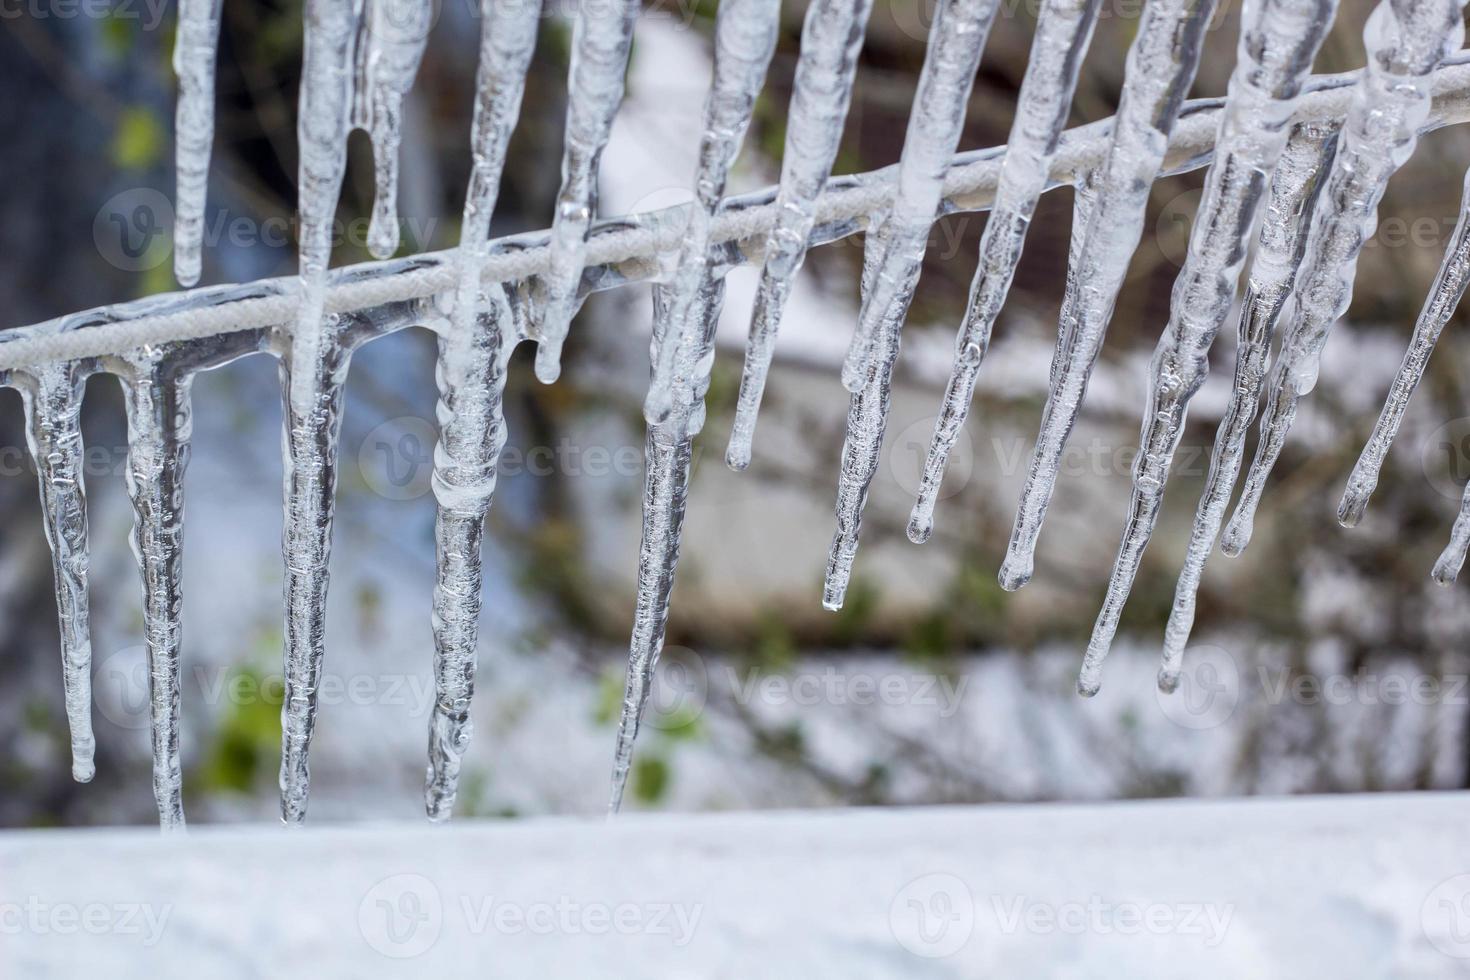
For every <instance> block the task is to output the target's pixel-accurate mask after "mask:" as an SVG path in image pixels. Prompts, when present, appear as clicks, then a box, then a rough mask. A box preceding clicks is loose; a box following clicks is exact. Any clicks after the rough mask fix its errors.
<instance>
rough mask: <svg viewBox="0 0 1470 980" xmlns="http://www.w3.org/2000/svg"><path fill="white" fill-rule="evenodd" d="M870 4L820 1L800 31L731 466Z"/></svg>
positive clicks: (754, 407)
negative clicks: (772, 213) (778, 175)
mask: <svg viewBox="0 0 1470 980" xmlns="http://www.w3.org/2000/svg"><path fill="white" fill-rule="evenodd" d="M872 9H873V2H872V0H814V2H813V3H812V4H811V6H809V7H807V12H806V21H805V24H804V25H803V27H802V31H801V53H800V55H799V56H798V57H797V61H796V75H795V79H794V81H793V84H792V90H791V105H790V108H789V109H788V111H787V120H786V142H785V147H784V149H783V150H782V154H781V182H780V186H779V187H778V188H777V191H776V222H775V224H774V225H773V226H772V228H771V231H770V234H769V235H767V236H766V247H765V258H764V261H763V263H762V265H761V278H760V285H759V286H758V287H757V291H756V300H755V309H754V311H753V312H752V314H751V318H750V334H749V336H748V338H747V339H746V344H745V365H744V367H743V368H742V370H741V375H740V394H739V397H738V398H737V400H736V404H735V423H734V425H733V426H732V427H731V431H730V443H729V446H728V447H727V448H726V450H725V462H726V463H727V464H728V465H729V466H730V468H731V469H735V470H743V469H745V468H746V467H747V466H749V465H750V452H751V442H752V440H753V439H754V437H755V425H756V417H757V415H758V414H759V412H760V404H761V398H762V396H763V395H764V393H765V388H766V378H767V377H768V375H769V374H770V370H771V359H772V357H773V355H774V352H775V346H776V335H777V333H778V331H779V330H780V328H781V318H782V315H783V314H784V312H785V309H786V301H787V299H788V297H789V296H790V295H791V285H792V282H793V281H794V280H795V278H796V275H797V273H798V272H800V271H801V266H802V262H803V260H804V259H805V258H806V252H807V239H808V237H809V236H810V235H811V230H812V225H813V223H814V221H815V217H816V206H817V198H818V197H820V196H821V193H822V189H823V188H824V187H826V185H827V178H828V177H829V176H830V175H831V173H832V163H833V161H834V160H835V159H836V157H837V148H838V146H839V145H840V144H841V142H842V127H843V124H844V123H845V122H846V121H847V110H848V105H849V103H850V101H851V99H852V86H853V80H854V77H855V76H856V74H857V63H858V53H859V51H860V50H861V49H862V46H863V36H864V33H865V31H866V28H867V22H868V16H869V14H870V13H871V12H872Z"/></svg>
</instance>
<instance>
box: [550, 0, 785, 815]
mask: <svg viewBox="0 0 1470 980" xmlns="http://www.w3.org/2000/svg"><path fill="white" fill-rule="evenodd" d="M778 13H779V3H778V2H777V0H725V2H724V3H722V4H721V5H720V8H719V13H718V15H717V19H716V23H715V58H714V78H713V80H712V82H711V84H710V92H709V97H708V99H707V101H706V103H705V110H704V132H703V134H702V135H701V137H700V143H699V167H698V170H697V172H696V173H695V178H694V181H695V200H694V202H693V203H692V204H691V205H690V207H689V212H688V213H689V218H688V223H687V224H686V226H685V229H684V238H683V241H682V242H681V244H680V249H679V255H678V258H677V264H676V265H675V268H674V271H673V275H672V277H671V281H670V282H669V283H668V284H667V285H658V286H655V287H654V293H653V307H654V322H653V337H652V341H651V343H650V345H649V354H650V359H651V361H652V364H653V379H652V381H651V382H650V384H649V390H648V398H647V400H646V401H645V403H644V416H645V417H646V419H647V421H648V437H647V442H646V447H647V448H646V453H647V460H646V462H645V467H646V477H645V484H644V491H643V539H642V544H641V546H640V552H639V561H638V603H637V608H636V610H635V612H634V618H633V635H632V638H631V640H630V641H629V648H628V678H627V688H626V690H625V692H624V697H623V710H622V717H621V719H620V720H619V722H618V737H617V744H616V747H615V749H614V753H613V788H612V799H611V801H610V803H609V804H608V806H609V811H610V812H613V813H616V812H617V811H618V808H619V807H620V806H622V801H623V789H624V786H625V785H626V782H627V778H628V768H629V766H630V765H631V764H632V759H633V743H634V741H635V740H636V738H637V737H638V726H639V723H640V722H641V720H642V717H643V709H644V707H645V706H646V704H647V701H648V692H649V689H650V686H651V684H652V683H653V672H654V670H655V669H656V667H657V666H658V655H659V652H660V651H661V650H662V648H663V640H664V626H665V624H666V623H667V621H668V616H669V594H670V591H671V590H672V588H673V584H674V566H675V564H676V563H677V562H678V560H679V535H680V532H681V530H682V528H683V524H684V500H685V497H686V495H687V494H688V491H689V464H690V459H691V457H692V444H693V440H694V437H695V436H696V435H697V434H698V433H699V431H700V429H702V428H703V427H704V419H705V408H704V395H705V392H706V391H708V390H709V378H710V371H711V370H712V369H713V367H714V356H715V348H714V334H715V327H716V325H717V324H718V322H719V317H720V309H721V306H722V305H723V303H724V297H725V284H724V279H723V278H721V277H722V276H723V270H716V269H712V268H711V267H710V262H709V254H708V247H709V223H710V221H711V220H712V219H713V218H714V215H715V214H716V212H717V211H718V210H719V207H720V202H721V199H722V198H723V197H724V193H725V181H726V178H727V177H728V176H729V172H730V166H731V164H732V163H734V161H735V157H736V155H737V154H738V153H739V152H740V144H741V142H742V141H743V140H744V138H745V130H746V127H747V126H748V125H749V123H750V115H751V112H752V110H753V109H754V108H755V99H756V96H757V95H758V94H759V93H760V87H761V83H762V81H763V80H764V78H765V74H766V67H767V66H768V65H769V64H770V60H771V55H772V53H773V52H774V51H775V47H776V31H777V27H778V23H777V16H778ZM540 353H541V351H540V350H538V351H537V354H538V356H539V354H540Z"/></svg>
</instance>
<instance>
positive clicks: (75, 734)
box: [17, 362, 97, 783]
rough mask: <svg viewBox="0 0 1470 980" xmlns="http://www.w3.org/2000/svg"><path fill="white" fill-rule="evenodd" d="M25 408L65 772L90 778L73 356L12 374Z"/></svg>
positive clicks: (78, 406)
mask: <svg viewBox="0 0 1470 980" xmlns="http://www.w3.org/2000/svg"><path fill="white" fill-rule="evenodd" d="M17 380H18V381H20V382H21V383H20V384H19V385H18V387H20V390H21V400H22V402H23V404H24V406H25V415H26V445H27V446H28V447H29V449H30V452H31V458H32V459H34V460H35V462H36V475H37V478H38V481H39V484H40V489H41V515H42V522H43V523H42V526H43V527H44V529H45V531H46V543H47V544H49V545H50V546H51V561H52V568H53V570H54V572H55V574H56V612H57V618H58V621H59V623H60V626H61V676H62V684H63V689H64V690H65V692H66V718H67V723H68V725H69V727H70V729H71V775H72V778H73V779H75V780H76V781H77V782H79V783H87V782H91V781H92V777H93V775H95V773H96V771H97V770H96V765H95V764H94V762H93V756H94V754H95V752H96V747H97V742H96V739H95V738H94V737H93V735H92V635H91V620H90V616H89V612H88V602H87V567H88V565H89V564H90V561H89V558H88V552H87V491H86V486H85V484H84V482H83V476H82V473H83V461H84V455H85V454H84V452H83V448H82V426H81V414H82V392H83V390H84V389H85V388H86V386H87V375H86V372H85V371H83V370H82V369H81V368H80V367H79V366H78V365H77V364H76V363H74V362H73V363H68V364H48V365H46V366H45V367H41V368H37V369H36V370H35V371H33V372H32V373H30V374H28V375H27V376H25V377H23V378H18V379H17Z"/></svg>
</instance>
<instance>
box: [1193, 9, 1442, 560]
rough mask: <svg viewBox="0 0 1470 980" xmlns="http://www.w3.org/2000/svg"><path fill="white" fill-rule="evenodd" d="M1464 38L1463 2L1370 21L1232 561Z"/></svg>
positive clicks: (1234, 528) (1234, 522)
mask: <svg viewBox="0 0 1470 980" xmlns="http://www.w3.org/2000/svg"><path fill="white" fill-rule="evenodd" d="M1401 16H1402V17H1403V19H1402V20H1401V19H1400V17H1401ZM1464 36H1465V24H1464V20H1463V19H1462V17H1461V14H1460V4H1459V2H1458V0H1422V2H1420V3H1417V4H1411V5H1406V9H1405V10H1403V11H1402V12H1400V11H1399V10H1397V9H1396V7H1395V5H1394V4H1393V3H1392V0H1383V2H1382V3H1380V4H1379V5H1378V6H1377V7H1376V8H1375V9H1374V11H1373V13H1372V14H1371V15H1369V17H1368V23H1367V25H1366V26H1365V27H1364V28H1363V45H1364V47H1366V48H1367V50H1368V66H1367V68H1365V69H1364V70H1363V74H1362V76H1361V77H1360V78H1359V80H1358V83H1357V85H1356V86H1355V87H1354V90H1353V101H1352V105H1351V107H1350V108H1349V109H1348V116H1347V121H1346V122H1345V123H1344V124H1343V136H1342V149H1341V150H1340V151H1339V152H1338V155H1337V159H1336V160H1335V161H1334V163H1333V168H1332V173H1331V174H1330V175H1329V176H1328V178H1327V187H1326V190H1325V192H1324V195H1325V196H1324V197H1323V202H1322V206H1321V207H1319V208H1318V209H1317V212H1316V214H1315V215H1314V216H1313V219H1312V231H1311V235H1310V237H1309V238H1308V239H1307V255H1306V258H1305V259H1304V260H1303V263H1302V272H1301V275H1300V277H1299V279H1298V281H1297V285H1296V289H1295V290H1294V291H1293V293H1292V299H1291V308H1290V313H1291V316H1290V317H1289V319H1288V321H1287V323H1288V325H1287V328H1286V331H1285V333H1284V334H1283V335H1282V341H1281V351H1280V354H1279V356H1278V357H1277V360H1276V365H1275V367H1274V368H1273V369H1272V371H1271V388H1270V392H1269V394H1268V395H1267V400H1266V408H1265V410H1264V412H1263V413H1262V415H1261V424H1260V433H1261V434H1260V439H1259V441H1258V442H1257V444H1256V455H1255V458H1254V459H1252V460H1251V467H1250V471H1249V472H1248V473H1247V474H1246V479H1245V485H1244V487H1243V489H1242V490H1241V494H1240V500H1239V501H1238V502H1237V503H1236V505H1235V513H1234V515H1233V516H1232V517H1231V518H1230V523H1229V524H1228V525H1227V526H1226V528H1225V537H1224V539H1223V540H1222V541H1221V543H1220V547H1221V549H1222V550H1223V551H1224V552H1225V553H1226V554H1228V555H1238V554H1240V552H1241V551H1242V550H1243V549H1244V548H1245V546H1246V544H1247V542H1249V541H1250V537H1251V530H1252V527H1253V525H1254V522H1255V512H1256V507H1257V505H1258V504H1259V503H1260V500H1261V492H1262V490H1263V489H1264V487H1265V484H1266V478H1267V476H1269V475H1270V472H1271V468H1272V467H1273V466H1274V465H1275V464H1276V460H1277V458H1278V457H1279V456H1280V455H1281V449H1282V446H1283V445H1285V443H1286V435H1287V433H1288V432H1289V431H1290V429H1291V424H1292V422H1293V421H1294V420H1295V418H1296V408H1297V401H1298V400H1299V399H1300V398H1302V397H1303V396H1304V395H1306V394H1307V393H1309V392H1310V391H1311V390H1312V388H1313V387H1315V386H1316V384H1317V370H1318V367H1319V366H1320V358H1321V355H1322V348H1323V346H1324V345H1326V343H1327V335H1328V332H1329V331H1330V330H1331V329H1332V325H1333V324H1334V323H1335V322H1336V321H1337V318H1338V317H1340V316H1342V314H1343V313H1344V312H1346V310H1347V307H1348V304H1349V302H1350V301H1351V300H1352V295H1353V277H1354V274H1355V272H1356V270H1357V264H1358V253H1359V252H1360V251H1361V250H1362V247H1363V243H1364V242H1366V241H1367V240H1368V239H1369V238H1371V237H1373V232H1374V231H1375V229H1376V228H1377V226H1378V202H1379V201H1380V200H1381V199H1382V198H1383V192H1384V189H1385V188H1386V187H1387V186H1388V180H1389V178H1390V177H1392V176H1393V174H1394V172H1395V171H1397V170H1398V168H1399V167H1401V166H1403V164H1404V161H1406V160H1408V158H1409V157H1410V155H1412V154H1413V152H1414V147H1415V145H1416V144H1417V143H1418V140H1419V128H1420V127H1421V126H1422V125H1423V124H1424V121H1425V120H1426V119H1427V118H1428V116H1429V108H1430V95H1431V83H1430V76H1431V74H1432V73H1433V71H1434V69H1435V67H1436V66H1438V64H1439V63H1440V61H1441V60H1443V59H1444V57H1445V56H1446V55H1447V54H1449V53H1450V52H1451V51H1453V50H1456V49H1457V48H1459V46H1460V42H1461V41H1462V40H1463V39H1464Z"/></svg>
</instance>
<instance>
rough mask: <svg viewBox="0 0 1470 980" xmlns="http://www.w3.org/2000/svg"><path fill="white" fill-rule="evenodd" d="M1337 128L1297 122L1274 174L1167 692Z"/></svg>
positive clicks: (1174, 630)
mask: <svg viewBox="0 0 1470 980" xmlns="http://www.w3.org/2000/svg"><path fill="white" fill-rule="evenodd" d="M1337 133H1338V127H1337V126H1335V125H1330V124H1321V123H1303V124H1301V125H1298V126H1297V127H1296V128H1295V129H1294V130H1293V131H1292V135H1291V136H1290V138H1288V140H1287V142H1286V149H1285V150H1284V151H1283V152H1282V155H1281V159H1280V161H1279V162H1278V163H1277V164H1276V170H1275V172H1274V173H1273V174H1272V175H1271V193H1270V198H1269V200H1268V201H1267V203H1266V208H1265V213H1264V217H1263V219H1262V221H1261V233H1260V238H1259V242H1258V244H1257V246H1256V254H1255V258H1254V259H1253V260H1252V261H1251V269H1250V275H1249V276H1248V278H1247V281H1246V292H1245V299H1244V301H1243V302H1242V303H1241V309H1240V320H1239V323H1238V326H1237V337H1238V339H1237V344H1236V350H1235V379H1234V383H1233V386H1232V387H1231V390H1230V401H1229V403H1228V404H1227V405H1226V408H1225V414H1224V416H1223V417H1222V418H1221V420H1220V426H1219V428H1218V429H1217V430H1216V432H1215V445H1214V448H1213V449H1212V450H1211V452H1210V468H1209V472H1208V474H1207V475H1206V476H1205V489H1204V492H1203V493H1202V494H1201V495H1200V500H1199V506H1198V507H1197V508H1196V510H1195V516H1194V523H1193V525H1192V526H1191V528H1190V533H1189V547H1188V551H1187V553H1186V554H1185V558H1184V566H1183V568H1182V569H1181V571H1180V573H1179V581H1178V583H1177V584H1176V585H1175V587H1174V604H1173V607H1172V608H1171V609H1170V610H1169V622H1168V624H1167V625H1166V626H1165V627H1164V656H1163V663H1162V665H1161V666H1160V668H1159V687H1160V688H1161V689H1162V690H1164V691H1173V690H1174V689H1175V688H1176V687H1177V686H1178V685H1179V672H1180V669H1181V667H1182V666H1183V663H1184V647H1185V645H1186V644H1187V643H1188V642H1189V633H1190V630H1191V629H1192V628H1193V626H1194V610H1195V600H1196V597H1197V595H1198V593H1199V583H1200V576H1201V575H1202V574H1203V573H1204V568H1205V562H1206V560H1207V559H1208V558H1209V556H1210V550H1211V549H1212V548H1214V547H1215V541H1216V539H1217V538H1218V537H1219V535H1220V525H1221V524H1222V523H1223V522H1224V519H1225V508H1226V506H1228V505H1229V503H1230V492H1231V490H1232V489H1234V487H1235V480H1236V477H1238V476H1239V475H1240V464H1241V460H1242V459H1243V457H1244V455H1245V439H1246V434H1247V432H1248V430H1249V429H1250V424H1251V421H1252V420H1253V419H1254V418H1255V414H1256V405H1257V403H1258V402H1259V401H1260V398H1261V386H1262V383H1263V381H1264V380H1265V375H1266V357H1267V355H1268V354H1269V352H1270V349H1271V337H1272V335H1273V334H1274V333H1275V330H1276V321H1277V320H1278V319H1280V317H1281V311H1282V309H1283V308H1284V307H1285V306H1286V300H1287V298H1288V297H1289V296H1290V295H1291V287H1292V284H1293V283H1294V282H1295V281H1296V274H1297V268H1298V267H1299V266H1300V265H1301V260H1302V254H1303V252H1304V251H1305V250H1306V242H1307V230H1308V228H1309V227H1310V225H1311V221H1312V209H1313V208H1314V207H1315V205H1316V202H1317V198H1318V196H1319V194H1320V192H1321V190H1322V184H1323V182H1324V181H1325V179H1326V176H1327V171H1328V170H1329V169H1330V168H1331V166H1332V157H1333V154H1334V153H1335V152H1336V150H1337Z"/></svg>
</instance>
